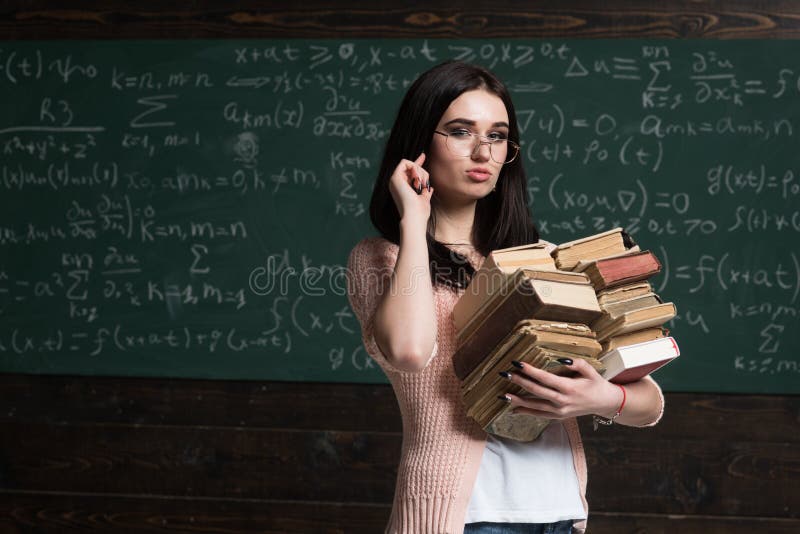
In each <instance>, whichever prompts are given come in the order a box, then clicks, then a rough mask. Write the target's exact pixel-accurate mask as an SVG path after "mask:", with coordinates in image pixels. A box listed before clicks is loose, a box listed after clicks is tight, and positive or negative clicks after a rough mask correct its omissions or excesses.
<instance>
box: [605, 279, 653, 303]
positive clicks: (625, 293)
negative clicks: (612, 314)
mask: <svg viewBox="0 0 800 534" xmlns="http://www.w3.org/2000/svg"><path fill="white" fill-rule="evenodd" d="M652 292H653V286H652V285H650V282H648V281H646V280H645V281H642V282H634V283H632V284H625V285H622V286H617V287H612V288H609V289H602V290H600V291H598V292H597V302H598V303H599V304H600V307H601V308H602V307H603V306H604V305H605V304H611V303H614V302H619V301H621V300H628V299H630V298H633V297H638V296H641V295H647V294H648V293H652Z"/></svg>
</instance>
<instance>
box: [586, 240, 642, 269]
mask: <svg viewBox="0 0 800 534" xmlns="http://www.w3.org/2000/svg"><path fill="white" fill-rule="evenodd" d="M637 252H641V249H640V248H639V245H634V246H633V247H631V248H629V249H627V250H626V251H625V252H620V253H619V254H612V255H610V256H603V257H602V258H594V259H591V260H578V263H576V264H575V267H573V268H572V269H570V270H571V271H572V272H576V273H582V272H583V270H584V269H586V267H588V266H589V265H591V263H592V262H594V261H597V260H605V259H610V258H618V257H620V256H629V255H631V254H635V253H637Z"/></svg>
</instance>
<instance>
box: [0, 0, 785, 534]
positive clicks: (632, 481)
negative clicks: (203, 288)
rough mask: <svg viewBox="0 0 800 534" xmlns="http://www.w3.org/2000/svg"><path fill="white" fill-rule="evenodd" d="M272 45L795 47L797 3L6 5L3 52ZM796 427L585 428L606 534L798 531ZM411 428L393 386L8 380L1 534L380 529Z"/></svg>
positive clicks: (678, 404) (765, 413)
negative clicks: (542, 41)
mask: <svg viewBox="0 0 800 534" xmlns="http://www.w3.org/2000/svg"><path fill="white" fill-rule="evenodd" d="M467 4H468V5H467ZM287 6H288V7H287ZM643 6H644V7H643ZM259 37H262V38H281V37H337V38H338V37H429V38H442V37H476V38H477V37H529V38H545V37H552V38H556V37H565V38H575V37H583V38H608V37H620V38H624V37H654V38H655V37H657V38H709V39H718V38H748V37H752V38H798V37H800V5H798V3H797V2H792V1H790V0H782V1H768V0H762V1H755V0H747V1H745V0H736V1H688V0H684V1H673V2H669V1H659V2H656V1H651V2H633V1H621V0H609V1H606V2H599V1H564V0H562V1H548V2H533V1H528V2H510V1H494V2H490V1H480V2H470V3H464V2H461V3H458V2H441V1H428V2H415V1H409V2H400V1H396V0H392V1H385V0H384V1H382V2H375V3H366V2H365V3H363V4H361V3H357V2H352V1H346V2H319V1H306V2H302V3H300V2H295V3H285V2H272V1H269V2H264V1H254V0H250V1H240V2H210V1H195V2H185V1H175V0H170V1H160V2H155V1H148V2H136V3H133V2H121V1H119V0H107V1H103V2H100V1H98V0H95V1H88V2H80V3H77V2H67V1H63V0H62V1H49V2H47V1H22V0H6V1H5V2H3V3H2V4H0V39H64V38H75V39H89V38H92V39H105V38H109V39H111V38H171V39H172V38H220V39H224V38H259ZM1 46H2V42H0V47H1ZM700 356H701V355H698V357H700ZM798 429H800V397H798V396H754V395H708V394H668V395H667V413H666V415H665V417H664V419H663V421H662V423H661V424H660V425H659V426H657V427H655V428H654V429H649V430H637V429H630V428H624V427H619V426H617V427H613V428H610V429H609V428H603V429H600V430H599V431H597V432H593V431H592V430H591V428H590V426H589V425H588V424H584V427H583V435H584V437H585V441H586V448H587V457H588V462H589V469H590V477H589V500H590V504H591V511H592V514H591V517H590V533H592V534H594V533H598V534H599V533H612V532H613V533H628V532H630V533H634V532H635V533H661V532H670V533H700V532H702V533H716V532H720V533H722V532H725V533H734V534H736V533H745V532H747V533H751V532H775V533H784V532H785V533H789V532H800V447H798V445H800V432H798ZM400 430H401V429H400V419H399V413H398V410H397V405H396V402H395V400H394V397H393V394H392V391H391V389H390V388H389V386H384V385H379V386H374V385H353V384H309V383H278V382H270V383H260V382H239V381H208V380H173V379H150V378H94V377H59V376H31V375H2V374H0V534H6V533H27V532H37V533H56V532H74V531H98V532H109V533H110V532H114V533H124V532H170V533H175V532H187V533H188V532H192V533H200V532H209V533H212V532H213V533H222V532H224V533H244V532H314V533H317V532H320V533H322V532H326V533H347V534H350V533H361V532H364V533H367V532H369V533H373V532H380V531H381V530H382V527H383V526H384V524H385V522H386V520H387V518H388V515H389V510H390V502H391V497H392V490H393V487H394V477H395V474H396V464H397V461H398V457H399V451H400Z"/></svg>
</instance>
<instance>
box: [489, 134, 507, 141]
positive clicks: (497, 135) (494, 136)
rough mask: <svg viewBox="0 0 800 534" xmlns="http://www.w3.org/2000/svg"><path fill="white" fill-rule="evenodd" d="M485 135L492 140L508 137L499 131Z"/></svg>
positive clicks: (503, 139) (501, 139) (502, 139)
mask: <svg viewBox="0 0 800 534" xmlns="http://www.w3.org/2000/svg"><path fill="white" fill-rule="evenodd" d="M486 137H488V138H489V139H491V140H492V141H505V140H506V139H508V136H507V135H505V134H502V133H499V132H495V133H490V134H489V135H487V136H486Z"/></svg>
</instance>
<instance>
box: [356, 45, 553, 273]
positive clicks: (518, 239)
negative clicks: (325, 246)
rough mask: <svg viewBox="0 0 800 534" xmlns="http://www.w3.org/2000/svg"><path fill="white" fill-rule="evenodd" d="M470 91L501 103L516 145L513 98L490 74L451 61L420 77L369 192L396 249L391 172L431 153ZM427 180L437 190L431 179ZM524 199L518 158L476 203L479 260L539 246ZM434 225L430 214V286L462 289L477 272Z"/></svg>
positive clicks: (376, 221) (376, 218) (372, 211)
mask: <svg viewBox="0 0 800 534" xmlns="http://www.w3.org/2000/svg"><path fill="white" fill-rule="evenodd" d="M474 89H484V90H486V91H488V92H490V93H492V94H495V95H497V96H498V97H500V99H501V100H502V101H503V104H505V107H506V111H507V112H508V118H509V139H510V140H512V141H514V142H516V143H517V144H519V129H518V127H517V117H516V114H515V112H514V105H513V103H512V102H511V97H510V95H509V94H508V90H507V89H506V87H505V85H503V83H502V82H501V81H500V80H499V79H498V78H497V77H496V76H495V75H494V74H492V73H491V72H490V71H488V70H487V69H485V68H483V67H480V66H477V65H472V64H469V63H464V62H461V61H453V60H450V61H446V62H444V63H441V64H439V65H436V66H435V67H433V68H431V69H430V70H428V71H426V72H424V73H422V74H421V75H420V76H419V77H418V78H417V79H416V80H415V81H414V83H413V84H412V85H411V87H410V88H409V89H408V92H407V93H406V95H405V97H404V98H403V101H402V103H401V104H400V109H399V110H398V111H397V117H396V118H395V121H394V125H393V126H392V131H391V134H390V135H389V139H388V140H387V142H386V147H385V149H384V153H383V160H382V161H381V167H380V170H379V171H378V176H377V179H376V180H375V185H374V187H373V189H372V199H371V201H370V205H369V216H370V219H371V220H372V224H373V225H374V226H375V228H376V229H377V230H378V231H379V232H380V233H381V235H382V236H383V237H384V238H385V239H388V240H389V241H391V242H393V243H395V244H399V241H400V214H399V212H398V210H397V206H396V205H395V203H394V200H393V199H392V195H391V193H390V192H389V178H390V177H391V175H392V172H394V169H395V168H396V167H397V165H398V164H399V163H400V160H401V159H403V158H405V159H409V160H412V161H413V160H415V159H416V158H417V156H419V154H420V153H421V152H425V153H428V152H429V150H428V149H429V146H430V144H431V141H432V139H433V131H434V129H435V128H436V125H437V124H438V122H439V120H440V119H441V117H442V115H444V112H445V111H446V110H447V108H448V107H449V106H450V103H451V102H452V101H453V100H455V99H456V98H458V96H459V95H461V93H464V92H466V91H471V90H474ZM425 166H427V164H426V165H425ZM431 178H432V180H431V184H432V185H433V186H434V188H435V187H436V183H435V181H433V180H434V179H435V177H431ZM434 194H435V193H434ZM526 195H527V179H526V177H525V168H524V167H523V165H522V156H521V155H520V156H517V158H516V159H514V161H512V162H511V163H507V164H506V165H504V166H503V168H502V170H501V171H500V176H499V180H498V181H497V186H496V190H495V191H493V192H492V193H490V194H489V195H487V196H485V197H484V198H482V199H479V200H478V202H477V204H476V207H475V220H474V222H473V226H472V241H473V242H474V243H475V246H476V248H477V249H478V251H479V252H480V253H481V254H483V255H487V254H489V252H491V251H492V250H495V249H498V248H505V247H513V246H516V245H524V244H527V243H533V242H536V241H538V240H539V232H538V231H537V230H536V227H535V226H534V224H533V220H532V218H531V214H530V211H529V210H528V205H527V199H526ZM435 223H436V221H435V215H434V213H433V211H431V220H430V221H429V225H428V232H427V241H428V258H429V260H430V272H431V280H432V281H433V283H434V284H437V283H439V284H445V285H448V286H451V287H461V288H463V287H466V286H467V284H468V283H469V281H470V279H471V278H472V275H473V274H474V273H475V269H474V268H473V267H472V266H471V265H470V263H469V261H467V259H466V258H465V257H464V256H462V255H461V254H458V253H456V252H454V251H452V250H450V249H449V248H447V247H446V246H445V245H443V244H441V243H439V242H438V241H436V240H435V239H434V238H433V232H432V229H433V228H435Z"/></svg>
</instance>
